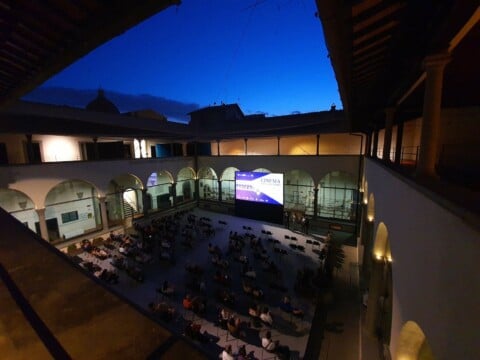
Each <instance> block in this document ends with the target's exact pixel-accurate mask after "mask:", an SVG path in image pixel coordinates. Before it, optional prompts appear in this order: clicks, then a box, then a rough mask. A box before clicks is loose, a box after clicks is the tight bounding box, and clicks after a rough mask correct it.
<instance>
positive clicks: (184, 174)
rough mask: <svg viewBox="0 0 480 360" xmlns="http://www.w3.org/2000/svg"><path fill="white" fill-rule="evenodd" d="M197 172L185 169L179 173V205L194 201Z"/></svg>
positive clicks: (177, 187)
mask: <svg viewBox="0 0 480 360" xmlns="http://www.w3.org/2000/svg"><path fill="white" fill-rule="evenodd" d="M194 192H195V172H194V171H193V169H191V168H188V167H186V168H183V169H181V170H180V171H179V172H178V175H177V185H176V194H177V199H176V202H177V204H180V203H182V202H186V201H191V200H194Z"/></svg>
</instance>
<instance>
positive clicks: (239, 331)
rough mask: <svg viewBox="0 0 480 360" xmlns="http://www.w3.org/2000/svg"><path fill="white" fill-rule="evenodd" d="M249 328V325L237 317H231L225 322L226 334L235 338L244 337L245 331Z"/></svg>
mask: <svg viewBox="0 0 480 360" xmlns="http://www.w3.org/2000/svg"><path fill="white" fill-rule="evenodd" d="M249 327H250V324H249V323H247V322H245V321H242V320H241V319H240V318H239V317H236V316H231V317H230V319H229V320H228V322H227V329H228V332H229V333H230V334H231V335H233V336H235V337H242V338H244V337H245V336H246V332H245V331H246V329H247V328H249Z"/></svg>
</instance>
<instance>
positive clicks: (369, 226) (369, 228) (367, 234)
mask: <svg viewBox="0 0 480 360" xmlns="http://www.w3.org/2000/svg"><path fill="white" fill-rule="evenodd" d="M364 214H365V216H364V218H363V221H362V223H363V225H362V243H363V257H362V273H363V280H364V281H365V283H366V284H368V282H369V280H370V274H371V272H372V256H373V254H372V253H373V222H372V221H368V219H367V215H366V214H367V205H365V206H364Z"/></svg>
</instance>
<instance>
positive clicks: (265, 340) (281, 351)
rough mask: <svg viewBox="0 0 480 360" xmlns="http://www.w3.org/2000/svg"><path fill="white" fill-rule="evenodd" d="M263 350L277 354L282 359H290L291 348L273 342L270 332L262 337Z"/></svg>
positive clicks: (276, 341)
mask: <svg viewBox="0 0 480 360" xmlns="http://www.w3.org/2000/svg"><path fill="white" fill-rule="evenodd" d="M262 348H264V349H265V350H267V351H268V352H271V353H275V354H277V355H278V356H279V357H280V358H281V359H288V358H289V357H290V348H289V347H288V346H283V345H280V343H279V341H278V340H275V341H273V340H272V333H271V332H270V330H269V331H267V332H266V333H265V335H264V336H263V337H262Z"/></svg>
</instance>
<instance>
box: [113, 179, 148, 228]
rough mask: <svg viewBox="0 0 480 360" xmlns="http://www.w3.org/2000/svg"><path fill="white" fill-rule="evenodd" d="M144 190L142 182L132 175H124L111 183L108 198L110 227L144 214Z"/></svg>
mask: <svg viewBox="0 0 480 360" xmlns="http://www.w3.org/2000/svg"><path fill="white" fill-rule="evenodd" d="M142 189H143V184H142V182H141V181H140V179H139V178H138V177H136V176H135V175H132V174H122V175H119V176H117V177H115V178H114V179H112V180H111V181H110V183H109V184H108V192H107V196H106V200H107V212H108V224H109V225H110V226H111V225H118V224H120V223H122V222H123V220H124V219H127V218H133V217H135V215H137V214H140V213H143V196H142Z"/></svg>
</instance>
